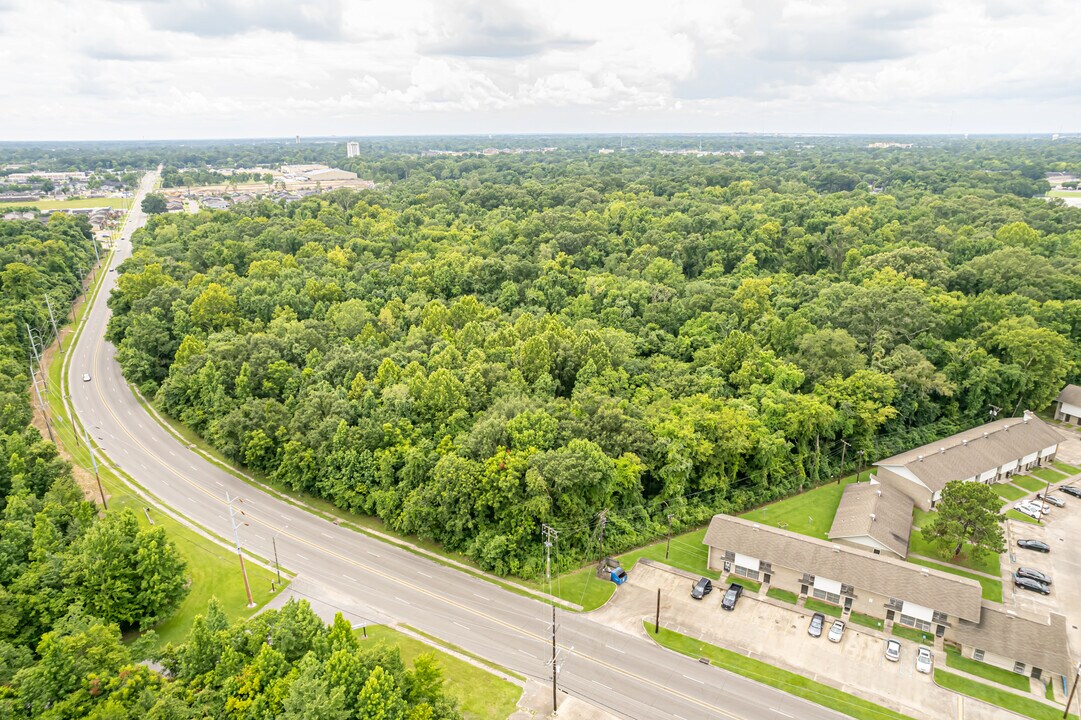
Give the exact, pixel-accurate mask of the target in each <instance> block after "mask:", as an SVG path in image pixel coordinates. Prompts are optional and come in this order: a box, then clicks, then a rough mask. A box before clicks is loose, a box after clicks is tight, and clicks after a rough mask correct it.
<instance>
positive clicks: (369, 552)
mask: <svg viewBox="0 0 1081 720" xmlns="http://www.w3.org/2000/svg"><path fill="white" fill-rule="evenodd" d="M364 552H366V553H368V554H369V555H371V556H372V557H383V556H382V555H380V554H379V553H373V552H372V551H371V550H365V551H364Z"/></svg>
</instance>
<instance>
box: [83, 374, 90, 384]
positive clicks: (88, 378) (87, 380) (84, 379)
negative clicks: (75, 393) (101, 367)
mask: <svg viewBox="0 0 1081 720" xmlns="http://www.w3.org/2000/svg"><path fill="white" fill-rule="evenodd" d="M83 382H90V373H83Z"/></svg>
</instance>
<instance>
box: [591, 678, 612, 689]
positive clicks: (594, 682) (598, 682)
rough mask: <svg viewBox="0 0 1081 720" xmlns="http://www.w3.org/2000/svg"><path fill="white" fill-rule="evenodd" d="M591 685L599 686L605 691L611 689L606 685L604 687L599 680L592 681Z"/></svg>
mask: <svg viewBox="0 0 1081 720" xmlns="http://www.w3.org/2000/svg"><path fill="white" fill-rule="evenodd" d="M593 684H594V685H600V686H601V687H602V688H604V689H605V690H611V689H612V688H611V687H610V686H608V685H605V684H604V683H602V682H601V681H600V680H594V681H593Z"/></svg>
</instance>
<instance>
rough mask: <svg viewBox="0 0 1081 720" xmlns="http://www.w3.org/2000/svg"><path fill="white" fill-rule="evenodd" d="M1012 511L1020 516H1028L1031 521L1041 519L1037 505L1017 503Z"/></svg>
mask: <svg viewBox="0 0 1081 720" xmlns="http://www.w3.org/2000/svg"><path fill="white" fill-rule="evenodd" d="M1013 509H1014V510H1016V511H1017V512H1019V513H1021V514H1022V515H1028V516H1029V517H1030V518H1032V519H1033V520H1039V519H1040V518H1041V517H1043V515H1042V513H1041V512H1040V507H1039V506H1038V505H1033V504H1032V503H1028V502H1023V503H1017V504H1016V505H1014V506H1013Z"/></svg>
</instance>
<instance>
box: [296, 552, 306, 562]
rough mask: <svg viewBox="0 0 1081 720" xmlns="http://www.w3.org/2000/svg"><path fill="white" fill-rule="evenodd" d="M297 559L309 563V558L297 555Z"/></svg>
mask: <svg viewBox="0 0 1081 720" xmlns="http://www.w3.org/2000/svg"><path fill="white" fill-rule="evenodd" d="M297 557H298V558H300V559H301V560H303V561H304V562H308V558H306V557H304V556H303V555H301V554H300V553H297Z"/></svg>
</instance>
